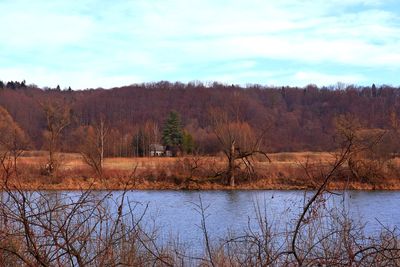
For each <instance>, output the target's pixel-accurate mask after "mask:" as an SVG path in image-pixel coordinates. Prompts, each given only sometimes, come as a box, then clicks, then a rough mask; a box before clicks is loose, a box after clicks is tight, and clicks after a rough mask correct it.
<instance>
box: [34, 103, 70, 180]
mask: <svg viewBox="0 0 400 267" xmlns="http://www.w3.org/2000/svg"><path fill="white" fill-rule="evenodd" d="M41 106H42V109H43V111H44V114H45V117H46V127H47V129H46V131H45V132H44V136H45V139H46V141H47V149H48V151H49V159H48V163H47V165H46V171H47V172H48V174H53V172H54V171H55V170H56V168H57V159H56V152H57V151H58V149H59V144H60V138H61V134H62V132H63V130H64V129H65V128H66V127H67V126H68V125H69V124H70V123H71V109H70V107H69V106H68V105H67V104H65V103H61V102H46V103H41Z"/></svg>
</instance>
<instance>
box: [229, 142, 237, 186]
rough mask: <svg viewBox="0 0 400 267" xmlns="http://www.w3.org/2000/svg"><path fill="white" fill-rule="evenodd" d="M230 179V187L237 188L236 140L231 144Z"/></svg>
mask: <svg viewBox="0 0 400 267" xmlns="http://www.w3.org/2000/svg"><path fill="white" fill-rule="evenodd" d="M228 161H229V162H228V179H229V185H230V186H232V187H234V186H235V140H233V141H232V142H231V147H230V150H229V158H228Z"/></svg>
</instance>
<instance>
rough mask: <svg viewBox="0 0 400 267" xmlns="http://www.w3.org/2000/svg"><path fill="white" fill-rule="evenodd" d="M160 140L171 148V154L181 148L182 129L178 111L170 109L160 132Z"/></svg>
mask: <svg viewBox="0 0 400 267" xmlns="http://www.w3.org/2000/svg"><path fill="white" fill-rule="evenodd" d="M162 142H163V145H164V146H167V147H168V148H169V149H171V150H172V153H173V154H176V152H177V151H178V150H180V148H181V145H182V143H183V131H182V125H181V119H180V116H179V113H178V112H176V111H171V112H170V113H169V116H168V118H167V121H166V122H165V125H164V130H163V133H162Z"/></svg>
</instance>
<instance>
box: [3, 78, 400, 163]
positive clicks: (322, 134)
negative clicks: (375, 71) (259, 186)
mask: <svg viewBox="0 0 400 267" xmlns="http://www.w3.org/2000/svg"><path fill="white" fill-rule="evenodd" d="M0 106H1V107H3V108H4V109H5V110H7V111H8V113H9V114H10V115H11V117H12V118H13V119H14V120H15V122H16V123H17V124H18V125H19V127H20V128H21V129H22V131H23V132H24V133H25V134H26V136H27V137H28V139H29V143H30V149H31V150H47V149H48V147H47V146H48V145H49V142H47V141H46V138H47V137H46V131H48V127H49V125H48V120H47V119H48V118H47V119H46V107H50V106H52V107H53V108H54V107H58V109H62V113H63V114H64V115H65V116H67V117H68V122H67V123H66V125H65V127H63V131H62V132H60V135H61V136H60V138H59V140H60V141H59V144H58V145H59V147H60V151H63V152H79V151H81V141H82V140H81V139H82V136H87V132H86V134H84V133H85V131H87V129H88V127H91V126H93V127H94V126H96V125H100V122H101V124H102V125H103V126H105V127H106V129H107V137H106V142H105V144H104V154H105V156H107V157H130V156H143V155H144V156H146V155H147V152H146V149H147V148H148V147H149V145H150V144H153V143H162V142H163V131H164V130H165V125H166V121H167V119H168V116H169V114H170V113H171V112H172V111H173V112H175V113H177V114H178V116H179V121H180V122H179V123H180V124H181V126H182V131H183V137H185V138H186V141H187V139H188V138H189V141H190V147H189V148H187V149H185V151H184V152H186V153H197V154H201V155H214V154H216V153H218V152H219V151H220V150H221V142H219V141H218V136H216V135H215V131H213V127H212V125H213V117H215V116H214V115H215V114H218V113H221V112H223V113H226V115H227V117H229V120H231V121H235V122H240V125H241V126H240V127H241V128H240V130H239V131H243V129H246V131H248V132H251V133H260V132H262V133H263V135H262V143H260V145H261V147H262V150H263V151H267V152H293V151H332V150H334V149H335V141H334V138H333V135H334V132H335V119H336V118H338V117H340V116H344V115H346V116H352V117H353V118H354V119H356V120H357V121H358V122H359V123H360V125H362V128H363V129H367V130H370V131H374V130H377V129H381V130H384V131H385V132H386V133H387V134H385V137H384V138H385V142H383V143H384V144H385V146H386V149H387V150H390V151H389V152H390V153H398V152H399V142H398V140H397V138H395V137H394V135H393V134H392V132H394V131H395V128H396V123H398V118H399V116H400V88H397V87H392V86H386V85H382V86H376V85H375V84H373V85H371V86H366V87H365V86H364V87H363V86H354V85H345V84H341V83H338V84H337V85H335V86H330V87H322V88H319V87H317V86H315V85H312V84H310V85H308V86H305V87H286V86H285V87H272V86H262V85H257V84H249V85H246V86H244V87H243V86H239V85H227V84H221V83H217V82H214V83H208V84H204V83H201V82H190V83H187V84H184V83H180V82H175V83H171V82H167V81H160V82H154V83H145V84H133V85H129V86H124V87H119V88H111V89H102V88H97V89H85V90H72V89H71V88H65V89H63V90H62V89H61V88H60V86H57V87H56V88H38V87H37V86H36V85H34V84H31V85H27V84H26V82H25V81H22V82H14V81H10V82H3V81H0ZM248 136H252V135H251V134H250V135H248ZM185 138H184V139H185ZM249 138H250V137H249ZM139 148H140V149H139Z"/></svg>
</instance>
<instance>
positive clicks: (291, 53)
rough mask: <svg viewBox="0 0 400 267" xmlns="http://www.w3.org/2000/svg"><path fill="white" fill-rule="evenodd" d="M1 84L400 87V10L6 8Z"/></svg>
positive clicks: (139, 2) (311, 5)
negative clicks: (341, 84) (215, 83)
mask: <svg viewBox="0 0 400 267" xmlns="http://www.w3.org/2000/svg"><path fill="white" fill-rule="evenodd" d="M0 10H1V16H0V34H1V37H0V38H1V39H0V80H3V81H8V80H23V79H25V80H26V81H27V82H28V83H35V84H37V85H39V86H41V87H43V86H50V87H55V86H56V85H57V84H60V86H61V87H68V86H71V87H73V88H88V87H93V88H96V87H100V86H101V87H104V88H109V87H113V86H121V85H127V84H132V83H138V82H153V81H159V80H168V81H172V82H174V81H182V82H188V81H193V80H200V81H203V82H209V81H219V82H223V83H235V84H242V85H245V84H247V83H259V84H266V85H277V86H278V85H299V86H303V85H306V84H310V83H315V84H318V85H331V84H335V83H337V82H344V83H354V84H360V85H370V84H372V83H376V84H391V85H400V2H399V1H398V0H279V1H278V0H232V1H222V0H221V1H220V0H199V1H197V0H194V1H192V0H191V1H189V0H182V1H179V0H136V1H128V0H113V1H109V0H103V1H100V0H97V1H95V0H80V1H70V0H64V1H61V0H35V1H33V0H26V1H22V0H21V1H20V0H0Z"/></svg>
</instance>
